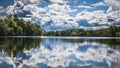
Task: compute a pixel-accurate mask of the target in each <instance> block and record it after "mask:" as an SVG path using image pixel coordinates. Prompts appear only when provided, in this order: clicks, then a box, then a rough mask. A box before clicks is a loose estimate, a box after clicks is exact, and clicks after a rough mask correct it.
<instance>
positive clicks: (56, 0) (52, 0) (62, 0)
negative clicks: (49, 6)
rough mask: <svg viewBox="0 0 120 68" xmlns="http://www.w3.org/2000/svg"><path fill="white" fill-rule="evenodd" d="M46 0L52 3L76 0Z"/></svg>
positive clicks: (73, 0)
mask: <svg viewBox="0 0 120 68" xmlns="http://www.w3.org/2000/svg"><path fill="white" fill-rule="evenodd" d="M45 1H47V2H53V3H68V2H76V1H77V0H45Z"/></svg>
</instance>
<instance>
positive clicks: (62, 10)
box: [31, 3, 77, 30]
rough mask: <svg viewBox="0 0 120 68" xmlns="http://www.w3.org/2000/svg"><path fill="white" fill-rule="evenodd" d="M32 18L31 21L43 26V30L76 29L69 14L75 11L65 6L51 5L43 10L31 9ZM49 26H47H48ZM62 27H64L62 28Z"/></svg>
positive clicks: (75, 24) (75, 23)
mask: <svg viewBox="0 0 120 68" xmlns="http://www.w3.org/2000/svg"><path fill="white" fill-rule="evenodd" d="M32 9H34V10H33V11H32V10H31V12H32V14H33V16H32V18H33V19H32V21H33V22H38V24H40V25H42V26H44V27H43V28H45V29H48V30H50V29H54V30H55V29H56V30H57V29H67V28H71V27H76V26H77V22H76V21H74V20H73V17H72V16H70V14H69V13H72V12H75V11H77V9H73V10H72V9H71V7H70V6H69V5H67V4H64V5H59V4H57V3H56V4H51V5H48V6H47V7H45V8H37V7H36V8H32ZM47 23H48V24H49V23H50V24H49V25H48V24H47ZM63 25H64V26H63Z"/></svg>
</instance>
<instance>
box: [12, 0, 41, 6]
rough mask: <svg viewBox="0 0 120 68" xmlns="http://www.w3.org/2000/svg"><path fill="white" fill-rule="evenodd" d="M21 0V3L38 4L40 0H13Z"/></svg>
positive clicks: (16, 0)
mask: <svg viewBox="0 0 120 68" xmlns="http://www.w3.org/2000/svg"><path fill="white" fill-rule="evenodd" d="M18 1H21V2H22V3H23V4H25V5H28V4H39V3H40V1H41V0H15V1H14V2H18Z"/></svg>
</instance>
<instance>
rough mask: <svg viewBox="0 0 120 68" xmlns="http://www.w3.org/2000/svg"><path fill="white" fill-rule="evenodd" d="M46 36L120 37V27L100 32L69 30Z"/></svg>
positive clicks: (99, 30) (100, 30)
mask: <svg viewBox="0 0 120 68" xmlns="http://www.w3.org/2000/svg"><path fill="white" fill-rule="evenodd" d="M44 35H45V36H92V37H105V36H106V37H120V26H110V27H109V28H101V29H98V30H84V29H69V30H63V31H50V32H46V33H45V34H44Z"/></svg>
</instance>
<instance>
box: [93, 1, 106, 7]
mask: <svg viewBox="0 0 120 68" xmlns="http://www.w3.org/2000/svg"><path fill="white" fill-rule="evenodd" d="M92 6H95V7H97V6H106V4H105V3H103V2H98V3H96V4H92Z"/></svg>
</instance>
